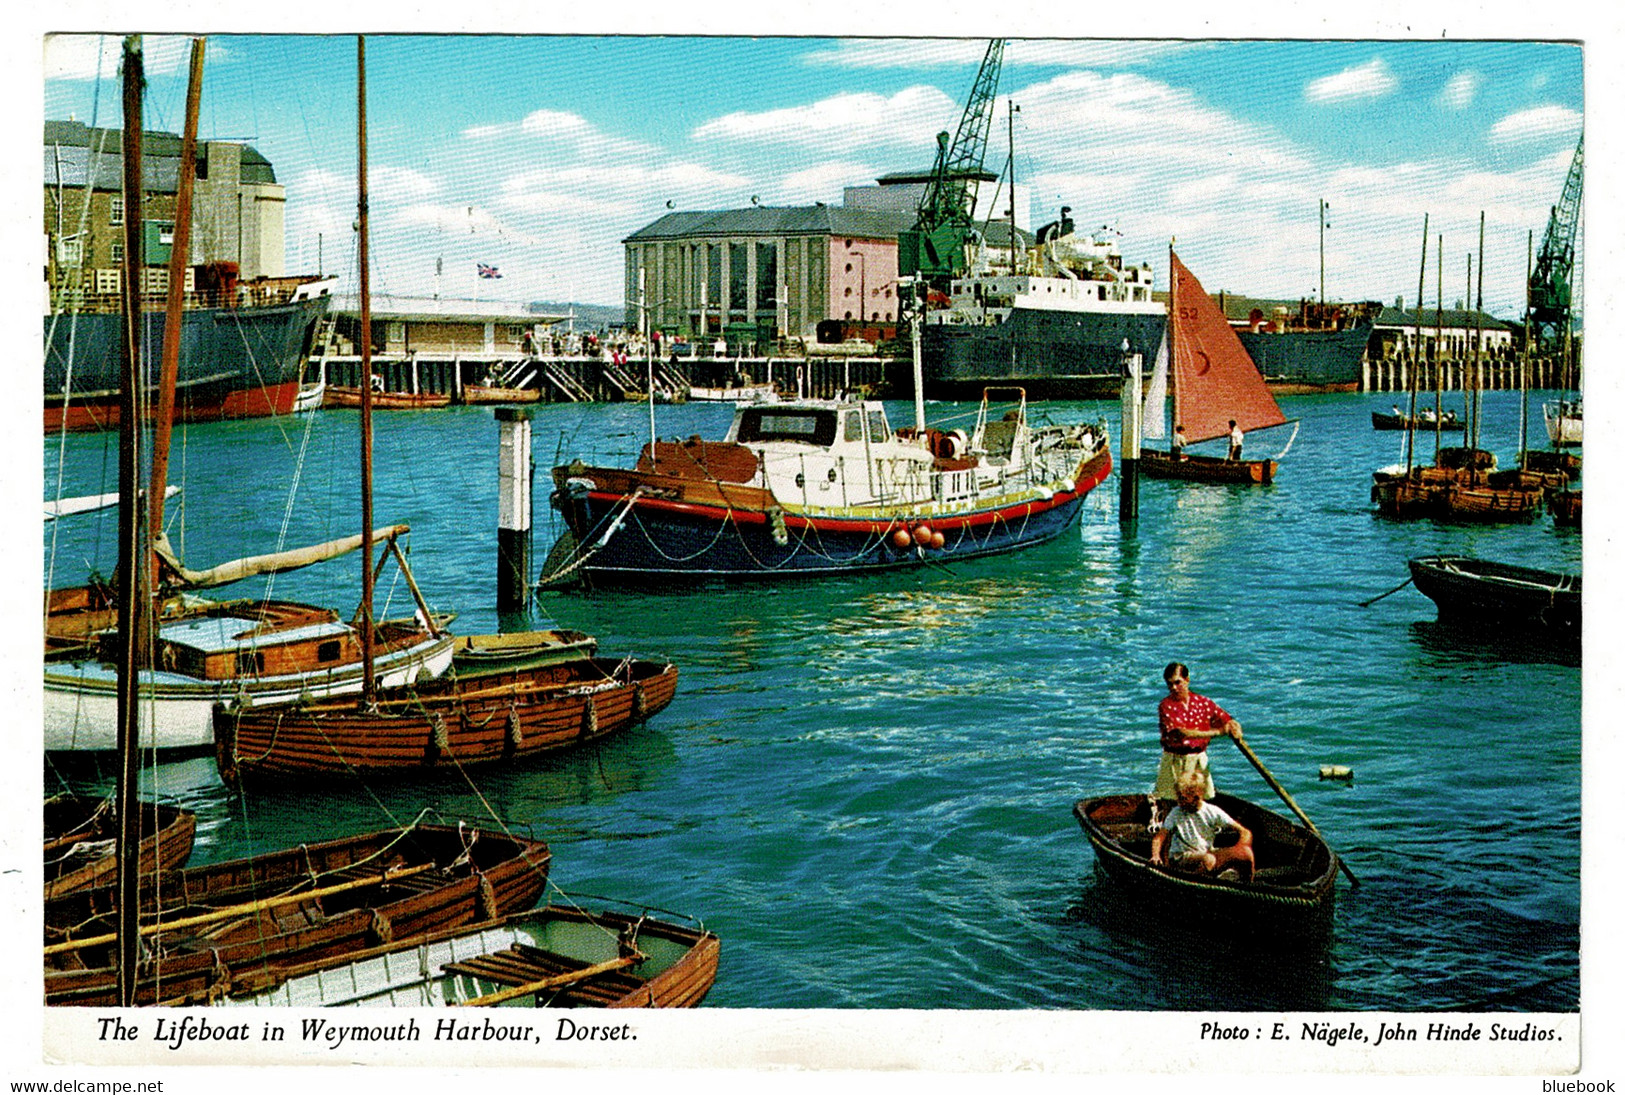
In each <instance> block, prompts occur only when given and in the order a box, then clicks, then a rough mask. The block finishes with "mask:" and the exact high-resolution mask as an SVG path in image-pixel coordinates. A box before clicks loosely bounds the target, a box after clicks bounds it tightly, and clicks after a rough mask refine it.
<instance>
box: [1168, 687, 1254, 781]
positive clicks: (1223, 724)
mask: <svg viewBox="0 0 1625 1095" xmlns="http://www.w3.org/2000/svg"><path fill="white" fill-rule="evenodd" d="M1162 679H1163V680H1164V681H1166V682H1167V683H1168V695H1166V696H1164V697H1163V700H1162V702H1161V703H1160V704H1158V705H1157V728H1158V731H1159V733H1160V735H1161V737H1162V763H1161V764H1160V765H1159V766H1158V768H1157V785H1156V788H1155V790H1153V791H1152V794H1153V795H1154V796H1155V797H1156V798H1157V799H1159V800H1161V801H1163V802H1172V801H1173V800H1174V799H1175V798H1177V797H1178V792H1179V781H1180V780H1181V779H1182V778H1184V777H1186V776H1199V777H1200V778H1201V780H1202V784H1203V787H1202V794H1203V796H1204V797H1205V798H1212V797H1213V777H1212V775H1210V774H1209V772H1208V764H1207V746H1208V742H1210V741H1212V740H1213V739H1214V738H1219V737H1231V738H1235V739H1236V740H1237V741H1240V740H1241V723H1239V722H1237V721H1236V720H1235V719H1234V718H1233V717H1231V715H1230V713H1229V712H1228V711H1226V710H1225V709H1224V708H1222V707H1220V706H1219V705H1218V704H1216V703H1214V702H1213V701H1212V700H1210V699H1208V698H1207V697H1206V696H1199V695H1197V694H1196V693H1195V692H1192V691H1191V671H1190V670H1189V669H1188V668H1186V667H1185V665H1184V664H1183V663H1180V662H1169V663H1168V667H1167V668H1166V669H1164V670H1163V671H1162Z"/></svg>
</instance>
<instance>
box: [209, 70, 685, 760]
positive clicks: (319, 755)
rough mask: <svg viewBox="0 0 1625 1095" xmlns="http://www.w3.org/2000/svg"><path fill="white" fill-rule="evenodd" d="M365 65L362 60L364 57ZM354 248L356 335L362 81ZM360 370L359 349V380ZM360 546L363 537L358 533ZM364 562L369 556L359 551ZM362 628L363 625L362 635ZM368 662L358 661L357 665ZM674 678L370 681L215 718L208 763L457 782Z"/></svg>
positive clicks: (557, 745)
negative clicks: (352, 691)
mask: <svg viewBox="0 0 1625 1095" xmlns="http://www.w3.org/2000/svg"><path fill="white" fill-rule="evenodd" d="M363 55H364V51H363ZM360 96H361V99H360V106H359V108H358V111H359V117H360V119H361V127H360V129H361V131H360V139H359V144H360V161H359V166H358V172H357V173H358V176H359V179H360V188H361V202H360V207H361V214H360V219H359V240H360V248H361V255H362V261H361V267H360V293H361V327H362V329H363V330H366V329H367V325H368V322H369V320H368V315H369V312H368V307H369V303H368V302H369V274H368V264H367V259H366V255H367V212H366V210H367V153H366V147H367V146H366V77H365V71H364V70H363V72H362V75H361V92H360ZM370 369H371V355H370V349H369V348H368V347H367V345H366V343H365V341H363V345H362V359H361V371H362V374H363V375H366V374H367V373H368V372H369V371H370ZM372 399H373V393H372V391H371V390H370V389H365V390H363V392H362V400H361V438H362V441H361V446H362V460H361V507H362V520H361V527H362V529H363V530H366V529H369V528H370V527H371V524H372ZM364 535H365V534H364ZM367 554H368V555H369V556H370V554H371V553H370V551H369V552H367ZM363 581H364V583H366V584H364V585H363V589H362V598H361V604H362V611H363V613H364V614H365V613H368V612H370V609H371V605H372V589H371V584H370V583H371V569H370V568H367V569H366V572H365V574H364V575H363ZM369 630H370V629H369V628H367V627H366V626H365V623H363V633H366V632H367V631H369ZM369 658H370V651H367V652H364V653H363V660H364V662H365V661H367V660H368V659H369ZM676 688H677V669H676V667H675V666H672V665H670V664H662V663H659V662H646V661H633V660H632V659H626V660H625V661H623V662H620V663H617V662H615V661H614V660H612V659H602V660H597V659H577V660H573V661H567V662H563V663H560V664H553V665H542V666H536V667H531V668H518V669H510V670H508V671H506V672H497V673H493V674H491V675H489V676H478V677H472V678H468V679H448V680H446V681H442V682H433V681H431V682H428V683H427V684H425V685H423V686H421V687H418V686H415V685H414V684H412V683H407V684H406V685H404V686H403V687H400V688H395V689H383V690H380V689H379V688H378V687H377V682H376V681H374V680H373V679H372V678H371V676H370V675H369V676H368V677H367V679H366V682H365V684H364V686H363V689H362V694H361V702H360V704H359V705H356V704H352V703H350V702H348V701H346V700H338V701H328V702H321V701H317V702H308V703H307V702H301V703H298V704H291V705H283V706H277V707H267V706H263V705H260V704H251V705H248V704H232V705H229V706H222V707H220V708H217V709H216V712H215V718H214V742H215V757H216V761H217V763H218V766H219V770H220V775H221V778H222V779H224V780H225V781H226V783H227V784H228V785H230V786H233V787H236V786H238V785H239V783H240V782H261V781H266V780H274V779H282V780H288V779H294V780H307V779H309V778H311V776H313V775H315V776H321V775H329V776H338V775H362V776H370V775H388V774H402V773H408V772H422V771H425V770H450V771H457V770H458V769H459V768H461V767H462V766H465V765H468V764H475V763H489V762H502V761H512V760H514V759H516V758H521V757H526V756H530V755H533V754H536V753H540V752H546V751H551V750H556V749H561V748H565V747H568V746H573V745H576V744H579V743H581V742H583V741H588V740H591V739H594V738H598V737H602V736H604V735H606V734H609V733H613V732H615V731H617V730H620V729H622V728H624V727H627V726H631V725H633V724H635V723H638V722H642V721H643V720H645V719H647V718H648V717H649V716H651V715H653V714H654V713H655V712H657V711H659V710H661V709H662V708H664V707H665V706H666V705H667V704H668V703H670V702H671V698H672V695H673V693H674V692H675V691H676Z"/></svg>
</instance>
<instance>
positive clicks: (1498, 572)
mask: <svg viewBox="0 0 1625 1095" xmlns="http://www.w3.org/2000/svg"><path fill="white" fill-rule="evenodd" d="M1409 566H1410V571H1411V580H1412V581H1413V582H1415V583H1416V588H1417V589H1419V590H1421V591H1422V593H1424V594H1425V595H1427V597H1428V598H1429V599H1431V600H1432V601H1433V602H1434V603H1435V604H1437V605H1438V606H1439V618H1440V619H1441V620H1455V621H1474V622H1487V623H1495V624H1503V625H1512V626H1516V627H1530V626H1533V627H1538V628H1541V629H1543V630H1545V631H1547V632H1550V633H1552V634H1555V635H1563V636H1568V637H1571V638H1573V639H1574V640H1576V641H1578V639H1579V637H1580V576H1579V575H1578V574H1560V573H1557V572H1555V571H1550V570H1537V569H1535V568H1534V567H1524V566H1515V565H1513V564H1511V563H1497V562H1492V561H1490V560H1488V559H1474V558H1471V557H1469V556H1466V555H1424V556H1421V557H1419V558H1416V559H1412V560H1410V563H1409Z"/></svg>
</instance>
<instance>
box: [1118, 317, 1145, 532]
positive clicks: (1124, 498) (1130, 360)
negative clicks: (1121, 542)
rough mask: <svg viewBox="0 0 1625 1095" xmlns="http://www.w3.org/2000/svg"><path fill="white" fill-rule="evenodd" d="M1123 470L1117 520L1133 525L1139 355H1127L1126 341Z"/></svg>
mask: <svg viewBox="0 0 1625 1095" xmlns="http://www.w3.org/2000/svg"><path fill="white" fill-rule="evenodd" d="M1121 417H1122V427H1121V429H1120V431H1119V432H1120V433H1121V434H1122V436H1123V466H1122V467H1121V468H1120V469H1118V472H1117V475H1118V479H1119V482H1120V484H1121V485H1120V487H1119V490H1118V495H1117V519H1118V521H1119V522H1120V523H1122V524H1132V523H1134V522H1135V521H1136V520H1138V519H1139V516H1140V355H1139V354H1131V353H1129V351H1128V340H1126V339H1125V340H1124V341H1123V407H1122V416H1121Z"/></svg>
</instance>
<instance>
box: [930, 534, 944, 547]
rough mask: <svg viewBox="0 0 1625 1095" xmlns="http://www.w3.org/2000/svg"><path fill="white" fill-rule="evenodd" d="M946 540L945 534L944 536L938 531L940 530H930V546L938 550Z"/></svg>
mask: <svg viewBox="0 0 1625 1095" xmlns="http://www.w3.org/2000/svg"><path fill="white" fill-rule="evenodd" d="M947 542H948V538H947V537H946V536H944V535H943V534H942V533H940V532H932V533H931V546H932V547H934V548H936V549H938V550H939V551H940V550H941V549H942V546H943V545H944V544H946V543H947Z"/></svg>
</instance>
